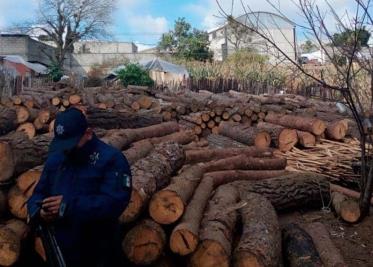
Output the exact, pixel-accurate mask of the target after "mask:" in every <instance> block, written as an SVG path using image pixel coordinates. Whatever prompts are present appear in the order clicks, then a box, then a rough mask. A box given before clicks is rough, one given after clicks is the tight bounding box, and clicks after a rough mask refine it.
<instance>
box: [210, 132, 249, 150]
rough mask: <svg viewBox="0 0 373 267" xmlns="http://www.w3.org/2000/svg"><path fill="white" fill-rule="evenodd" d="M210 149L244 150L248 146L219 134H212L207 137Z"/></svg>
mask: <svg viewBox="0 0 373 267" xmlns="http://www.w3.org/2000/svg"><path fill="white" fill-rule="evenodd" d="M207 141H208V142H209V147H211V148H243V147H247V145H245V144H242V143H240V142H237V141H235V140H233V139H232V138H229V137H226V136H222V135H219V134H211V135H209V136H208V137H207Z"/></svg>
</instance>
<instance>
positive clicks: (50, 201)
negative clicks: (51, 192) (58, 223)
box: [41, 196, 62, 216]
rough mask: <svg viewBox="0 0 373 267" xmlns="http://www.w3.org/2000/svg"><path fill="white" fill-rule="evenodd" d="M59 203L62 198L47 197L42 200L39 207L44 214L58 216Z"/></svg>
mask: <svg viewBox="0 0 373 267" xmlns="http://www.w3.org/2000/svg"><path fill="white" fill-rule="evenodd" d="M61 202H62V196H53V197H48V198H46V199H44V200H43V203H42V206H41V207H42V210H44V211H45V212H46V214H50V215H57V216H58V212H59V210H60V206H61Z"/></svg>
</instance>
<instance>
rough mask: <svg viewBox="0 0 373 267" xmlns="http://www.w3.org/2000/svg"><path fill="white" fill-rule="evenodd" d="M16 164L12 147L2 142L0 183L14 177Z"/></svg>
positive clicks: (0, 144) (0, 148) (0, 145)
mask: <svg viewBox="0 0 373 267" xmlns="http://www.w3.org/2000/svg"><path fill="white" fill-rule="evenodd" d="M15 164H16V163H15V160H14V156H13V151H12V148H11V146H10V145H9V144H8V143H6V142H0V170H1V172H0V183H3V182H6V181H8V180H9V179H10V178H11V177H12V175H13V173H14V169H15Z"/></svg>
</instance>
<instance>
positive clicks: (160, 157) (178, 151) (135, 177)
mask: <svg viewBox="0 0 373 267" xmlns="http://www.w3.org/2000/svg"><path fill="white" fill-rule="evenodd" d="M184 161H185V154H184V150H183V149H182V147H181V145H178V144H176V143H163V144H159V145H157V146H156V147H155V148H154V150H153V151H152V152H151V153H150V154H149V155H148V156H147V157H146V158H143V159H141V160H139V161H137V162H136V163H135V164H134V165H132V167H131V172H132V186H133V190H132V194H131V200H130V203H129V205H128V207H127V209H126V210H125V211H124V212H123V214H122V215H121V216H120V219H119V220H120V221H121V222H122V223H126V222H130V221H133V220H135V219H136V218H137V217H138V216H139V215H140V213H141V211H142V210H143V209H144V208H145V206H146V205H147V203H148V201H149V199H150V198H151V197H152V195H153V194H154V193H155V192H156V191H158V190H160V189H162V188H164V187H165V186H166V185H167V184H168V183H169V179H170V177H171V176H172V174H174V173H175V172H176V171H177V170H178V169H179V168H180V167H181V166H182V165H183V164H184Z"/></svg>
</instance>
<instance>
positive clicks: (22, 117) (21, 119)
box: [17, 107, 30, 123]
mask: <svg viewBox="0 0 373 267" xmlns="http://www.w3.org/2000/svg"><path fill="white" fill-rule="evenodd" d="M29 118H30V112H29V110H28V108H26V107H18V108H17V122H18V123H25V122H27V121H28V120H29Z"/></svg>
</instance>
